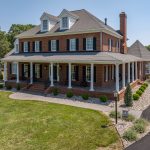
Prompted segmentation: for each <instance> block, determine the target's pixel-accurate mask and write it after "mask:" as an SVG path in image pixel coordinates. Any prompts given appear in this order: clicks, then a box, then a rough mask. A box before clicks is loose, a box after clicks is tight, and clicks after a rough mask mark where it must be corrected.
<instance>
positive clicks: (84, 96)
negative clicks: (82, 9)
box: [81, 94, 89, 100]
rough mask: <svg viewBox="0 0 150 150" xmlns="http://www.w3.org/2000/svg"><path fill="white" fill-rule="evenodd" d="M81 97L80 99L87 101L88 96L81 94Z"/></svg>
mask: <svg viewBox="0 0 150 150" xmlns="http://www.w3.org/2000/svg"><path fill="white" fill-rule="evenodd" d="M81 97H82V98H83V99H84V100H88V99H89V95H88V94H82V95H81Z"/></svg>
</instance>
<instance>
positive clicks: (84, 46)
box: [83, 38, 86, 50]
mask: <svg viewBox="0 0 150 150" xmlns="http://www.w3.org/2000/svg"><path fill="white" fill-rule="evenodd" d="M83 50H86V38H84V39H83Z"/></svg>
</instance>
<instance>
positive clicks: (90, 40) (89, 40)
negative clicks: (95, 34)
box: [86, 38, 93, 50]
mask: <svg viewBox="0 0 150 150" xmlns="http://www.w3.org/2000/svg"><path fill="white" fill-rule="evenodd" d="M86 49H87V50H93V38H87V39H86Z"/></svg>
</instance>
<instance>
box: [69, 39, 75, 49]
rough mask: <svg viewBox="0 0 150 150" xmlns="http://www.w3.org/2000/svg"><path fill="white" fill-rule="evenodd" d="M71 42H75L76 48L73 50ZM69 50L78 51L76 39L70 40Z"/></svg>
mask: <svg viewBox="0 0 150 150" xmlns="http://www.w3.org/2000/svg"><path fill="white" fill-rule="evenodd" d="M71 42H75V48H74V49H72V46H71V44H72V43H71ZM69 49H70V51H76V49H77V48H76V39H75V38H73V39H69Z"/></svg>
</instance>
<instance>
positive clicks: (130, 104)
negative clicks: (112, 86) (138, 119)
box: [124, 84, 133, 107]
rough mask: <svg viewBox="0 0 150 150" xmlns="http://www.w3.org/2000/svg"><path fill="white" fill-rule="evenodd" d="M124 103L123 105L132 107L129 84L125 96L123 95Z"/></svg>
mask: <svg viewBox="0 0 150 150" xmlns="http://www.w3.org/2000/svg"><path fill="white" fill-rule="evenodd" d="M124 102H125V105H126V106H128V107H130V106H132V105H133V98H132V90H131V86H130V84H128V85H127V88H126V91H125V95H124Z"/></svg>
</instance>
